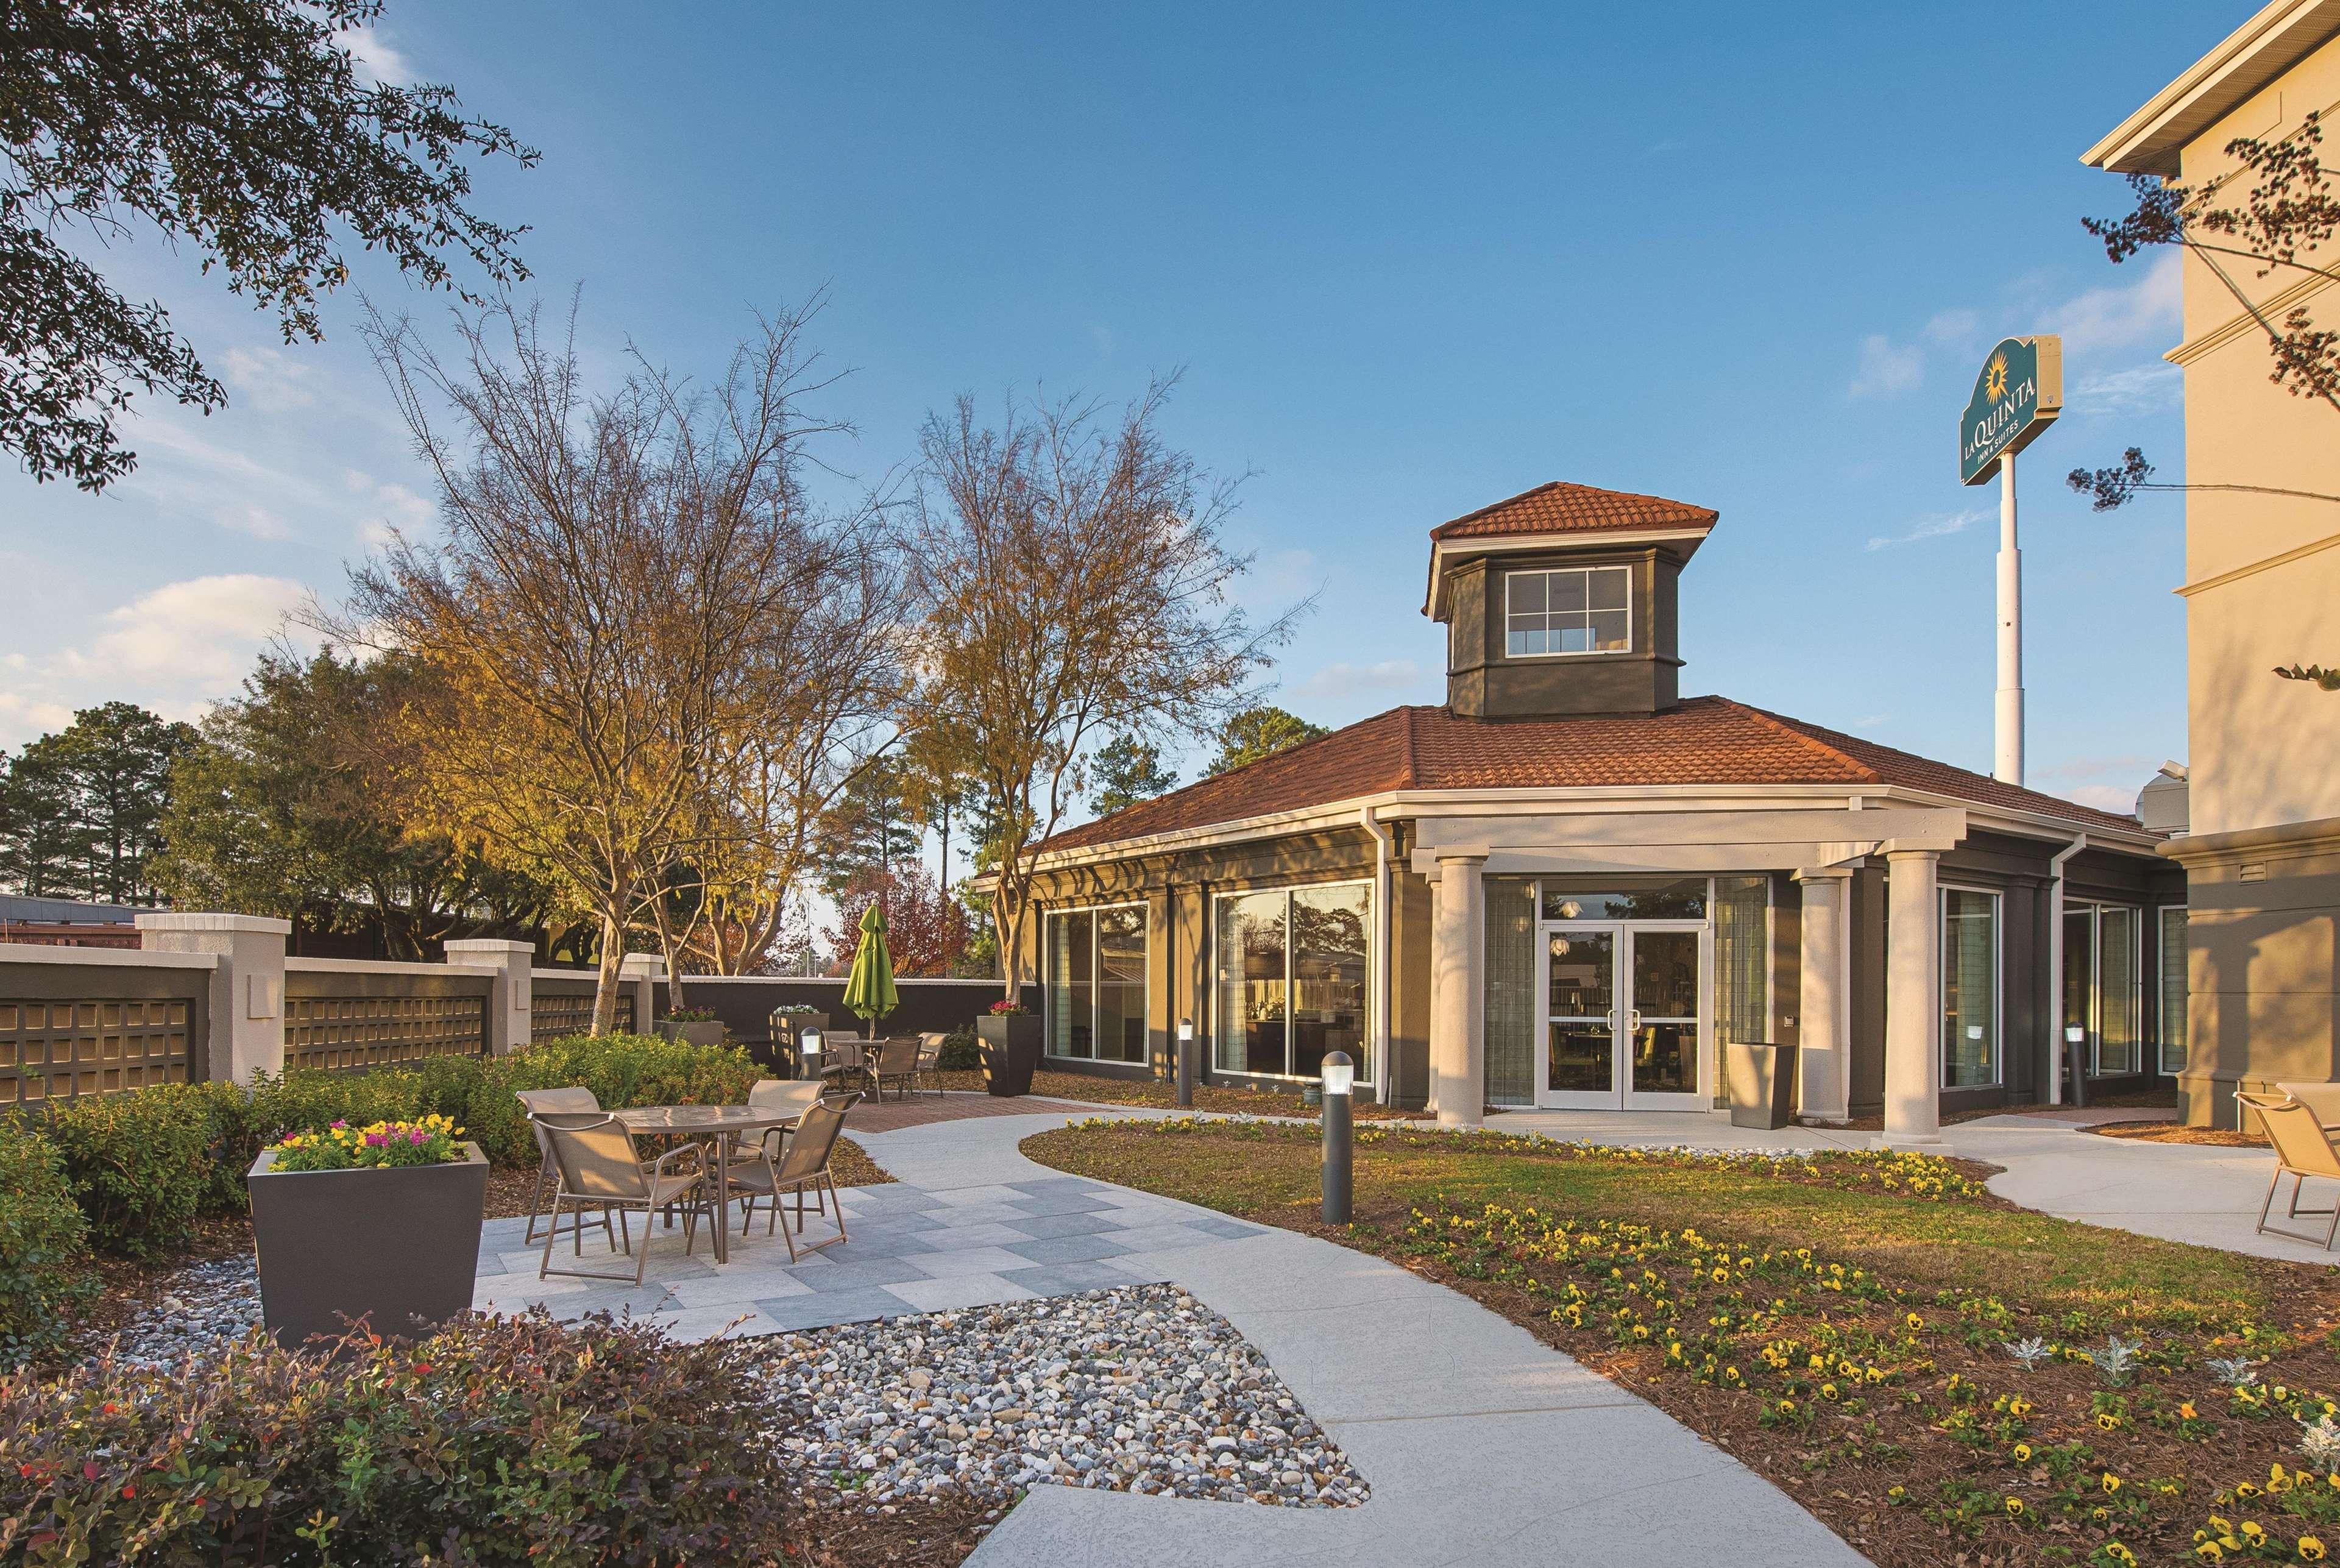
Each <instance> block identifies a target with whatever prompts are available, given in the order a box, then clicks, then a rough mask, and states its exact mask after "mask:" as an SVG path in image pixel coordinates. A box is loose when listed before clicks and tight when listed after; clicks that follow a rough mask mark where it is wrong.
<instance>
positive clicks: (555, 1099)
mask: <svg viewBox="0 0 2340 1568" xmlns="http://www.w3.org/2000/svg"><path fill="white" fill-rule="evenodd" d="M512 1097H513V1098H514V1099H516V1100H518V1101H519V1102H520V1104H521V1110H523V1111H525V1112H526V1113H527V1114H528V1119H529V1125H530V1127H531V1128H532V1129H533V1130H534V1132H535V1133H536V1152H537V1154H538V1155H539V1156H541V1158H542V1161H543V1163H542V1164H541V1165H540V1166H538V1167H537V1173H536V1193H535V1196H532V1197H531V1198H530V1200H529V1206H528V1232H527V1234H526V1235H525V1236H522V1237H521V1245H523V1246H534V1245H536V1222H537V1220H538V1219H539V1218H540V1217H541V1216H543V1214H544V1200H545V1198H546V1196H548V1195H549V1194H550V1193H551V1192H552V1190H553V1188H554V1186H556V1185H557V1184H558V1182H559V1181H560V1172H559V1171H558V1170H557V1169H556V1168H554V1166H553V1163H552V1140H551V1139H550V1138H549V1137H547V1136H544V1126H543V1124H542V1123H540V1122H539V1121H538V1120H537V1119H536V1118H537V1116H538V1115H539V1113H540V1112H570V1113H575V1112H579V1111H599V1110H600V1108H601V1102H600V1100H599V1099H597V1098H595V1097H594V1095H593V1091H592V1090H591V1089H588V1088H582V1087H580V1088H570V1089H521V1090H518V1091H517V1092H515V1093H514V1094H513V1096H512ZM576 1223H577V1224H579V1225H582V1224H584V1223H585V1216H584V1213H583V1211H581V1210H580V1211H579V1213H578V1215H577V1220H576ZM601 1228H602V1229H603V1230H605V1231H606V1230H608V1229H609V1228H610V1216H609V1214H608V1212H607V1211H606V1210H605V1211H603V1213H602V1215H601ZM617 1245H618V1240H617V1237H616V1236H614V1235H613V1236H610V1250H611V1251H613V1252H614V1251H616V1250H617Z"/></svg>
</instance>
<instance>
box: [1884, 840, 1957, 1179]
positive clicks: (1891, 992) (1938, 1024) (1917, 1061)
mask: <svg viewBox="0 0 2340 1568" xmlns="http://www.w3.org/2000/svg"><path fill="white" fill-rule="evenodd" d="M1940 859H1941V853H1940V851H1938V850H1935V849H1888V850H1887V851H1886V856H1885V860H1886V868H1887V870H1886V879H1887V886H1888V893H1887V898H1888V900H1889V902H1888V906H1887V908H1888V910H1889V918H1888V920H1887V933H1888V935H1887V943H1886V952H1885V1134H1884V1136H1882V1137H1880V1138H1879V1139H1878V1146H1879V1147H1880V1148H1926V1147H1933V1146H1938V1145H1939V1143H1940V1141H1941V1140H1940V1138H1939V1136H1938V1135H1939V1133H1940V1132H1941V1127H1942V1102H1941V1093H1942V1087H1941V1086H1942V1062H1941V1054H1942V1020H1941V1016H1940V1011H1939V1009H1940V1006H1941V985H1940V981H1941V975H1940V968H1941V962H1942V929H1941V924H1942V912H1941V899H1940V897H1939V895H1938V893H1937V892H1936V890H1935V875H1934V873H1935V869H1936V867H1937V865H1938V862H1939V861H1940Z"/></svg>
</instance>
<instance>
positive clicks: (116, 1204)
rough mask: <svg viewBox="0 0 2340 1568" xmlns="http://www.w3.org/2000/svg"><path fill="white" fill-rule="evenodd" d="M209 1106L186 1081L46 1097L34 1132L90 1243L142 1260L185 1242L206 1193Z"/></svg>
mask: <svg viewBox="0 0 2340 1568" xmlns="http://www.w3.org/2000/svg"><path fill="white" fill-rule="evenodd" d="M212 1103H213V1090H212V1089H211V1087H210V1086H209V1085H187V1084H166V1085H162V1086H160V1087H155V1088H151V1089H137V1090H134V1091H132V1092H130V1093H128V1094H116V1095H79V1096H76V1097H74V1098H72V1099H69V1100H56V1101H53V1102H51V1104H50V1106H49V1114H48V1121H47V1123H46V1124H45V1126H43V1127H42V1129H41V1130H42V1131H43V1132H44V1133H45V1135H46V1136H47V1137H48V1138H49V1140H50V1142H52V1143H53V1144H55V1146H56V1150H57V1153H58V1155H59V1156H60V1157H61V1158H62V1160H63V1163H64V1172H65V1176H66V1178H67V1180H69V1181H70V1182H71V1183H72V1186H73V1196H74V1202H75V1203H77V1204H79V1205H80V1206H81V1212H82V1213H83V1214H84V1216H87V1218H88V1220H89V1236H90V1241H91V1243H92V1245H95V1246H96V1247H98V1248H99V1249H100V1250H102V1251H104V1252H111V1253H117V1254H120V1255H123V1256H125V1257H148V1256H151V1255H154V1254H155V1253H157V1252H162V1251H165V1250H167V1249H169V1248H171V1247H174V1246H177V1245H181V1244H183V1243H184V1242H185V1241H186V1239H187V1237H188V1236H189V1234H190V1232H191V1230H192V1228H193V1224H194V1219H195V1216H196V1214H197V1213H199V1212H200V1211H201V1209H202V1207H203V1200H204V1198H205V1196H206V1195H207V1194H209V1193H210V1192H211V1191H212V1190H213V1182H212V1167H211V1166H210V1165H209V1164H208V1163H207V1161H206V1159H205V1154H206V1149H207V1146H208V1145H209V1142H210V1139H211V1136H212V1130H213V1109H212Z"/></svg>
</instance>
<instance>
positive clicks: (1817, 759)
mask: <svg viewBox="0 0 2340 1568" xmlns="http://www.w3.org/2000/svg"><path fill="white" fill-rule="evenodd" d="M1676 784H1879V785H1900V786H1903V787H1905V788H1908V789H1920V790H1925V791H1928V792H1929V793H1932V794H1937V795H1944V796H1948V797H1950V798H1952V799H1961V800H1968V801H1972V802H1974V803H1975V804H1977V805H1983V806H1998V807H2004V808H2008V809H2014V810H2018V811H2029V812H2036V813H2038V814H2040V815H2044V816H2048V817H2053V818H2057V819H2061V820H2063V821H2067V822H2070V823H2072V824H2073V825H2074V826H2075V827H2080V828H2087V827H2105V828H2121V829H2128V830H2129V831H2131V832H2135V831H2137V830H2138V823H2137V819H2136V818H2134V817H2125V816H2121V815H2118V814H2117V813H2115V812H2110V811H2099V810H2097V809H2095V808H2093V807H2088V806H2081V805H2077V804H2076V803H2074V802H2072V801H2069V800H2064V799H2058V798H2057V797H2055V796H2052V795H2043V794H2040V793H2038V791H2037V790H2031V789H2017V788H2016V787H2015V786H2013V785H2011V784H2002V783H2000V782H1999V781H1998V780H1997V779H1989V778H1986V777H1985V776H1983V775H1982V774H1979V773H1969V772H1968V771H1967V770H1966V769H1963V768H1952V767H1950V766H1949V765H1948V764H1947V763H1942V762H1935V761H1931V760H1929V759H1926V758H1923V757H1917V756H1912V755H1911V754H1910V753H1909V752H1907V751H1897V750H1895V749H1893V748H1891V747H1889V746H1879V745H1876V744H1874V743H1872V742H1870V741H1867V740H1862V739H1858V738H1856V737H1854V736H1850V735H1845V734H1842V733H1839V731H1837V730H1834V729H1823V728H1821V727H1820V726H1819V725H1817V724H1807V723H1804V722H1803V721H1802V720H1800V719H1789V718H1786V717H1784V716H1782V715H1780V714H1776V713H1768V712H1765V711H1764V710H1762V709H1760V708H1750V707H1749V706H1747V705H1746V704H1745V703H1743V702H1733V701H1731V700H1729V699H1728V698H1722V697H1692V698H1690V699H1688V700H1685V701H1683V702H1681V703H1680V704H1679V705H1677V706H1676V707H1673V708H1671V709H1669V710H1666V711H1665V712H1662V713H1653V714H1647V715H1643V714H1619V715H1605V714H1604V715H1595V716H1587V717H1582V718H1572V719H1466V718H1461V717H1458V716H1457V715H1455V714H1453V713H1452V712H1450V711H1448V710H1446V709H1443V708H1393V709H1391V710H1389V711H1388V712H1386V713H1378V714H1375V715H1374V716H1373V718H1371V719H1363V720H1361V721H1359V722H1357V723H1355V724H1352V725H1350V726H1349V727H1348V728H1346V729H1336V730H1334V732H1333V733H1332V734H1330V735H1327V736H1324V738H1323V739H1317V740H1311V741H1308V742H1307V743H1305V744H1304V745H1300V746H1295V747H1294V748H1293V749H1291V750H1289V751H1284V752H1280V753H1278V754H1277V755H1275V756H1274V757H1270V758H1266V759H1263V760H1261V761H1258V762H1254V763H1252V764H1250V765H1249V766H1247V767H1244V768H1238V769H1235V770H1234V771H1233V772H1231V773H1222V774H1220V775H1219V776H1217V777H1216V778H1214V779H1203V780H1201V781H1199V782H1197V783H1195V784H1190V785H1188V786H1187V787H1186V788H1185V789H1175V790H1173V791H1172V792H1170V793H1169V794H1167V795H1164V796H1161V797H1159V798H1157V799H1152V800H1143V801H1140V802H1139V803H1138V804H1136V805H1135V806H1132V807H1130V808H1128V809H1125V810H1123V811H1117V812H1115V814H1114V815H1112V816H1111V817H1107V818H1104V819H1100V820H1098V821H1095V822H1085V823H1083V824H1081V825H1080V826H1079V827H1077V828H1072V829H1066V831H1064V832H1062V833H1058V834H1057V835H1056V836H1055V837H1054V838H1052V839H1049V840H1048V841H1047V844H1046V846H1045V847H1046V849H1051V850H1056V849H1083V848H1088V847H1092V846H1096V845H1100V844H1111V843H1115V842H1118V841H1120V840H1123V839H1144V838H1150V837H1152V836H1154V835H1155V834H1160V833H1175V832H1181V831H1187V830H1192V829H1203V828H1211V827H1215V826H1217V825H1219V824H1221V823H1225V822H1234V821H1240V820H1243V819H1247V818H1252V817H1264V816H1270V815H1274V814H1276V813H1279V812H1284V811H1298V810H1304V809H1309V808H1311V807H1318V806H1329V805H1332V804H1334V803H1335V802H1338V801H1342V800H1353V799H1359V798H1361V797H1363V796H1368V795H1378V794H1382V793H1384V792H1386V791H1390V790H1396V789H1570V788H1586V787H1607V788H1615V787H1617V786H1620V785H1650V786H1663V785H1676Z"/></svg>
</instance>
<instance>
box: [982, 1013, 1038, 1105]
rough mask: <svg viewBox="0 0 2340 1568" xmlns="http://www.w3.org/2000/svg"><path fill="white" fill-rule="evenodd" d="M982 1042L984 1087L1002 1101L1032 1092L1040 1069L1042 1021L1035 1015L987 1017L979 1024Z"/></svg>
mask: <svg viewBox="0 0 2340 1568" xmlns="http://www.w3.org/2000/svg"><path fill="white" fill-rule="evenodd" d="M975 1035H976V1038H977V1040H979V1041H980V1042H982V1047H981V1048H982V1051H983V1087H984V1089H985V1091H986V1092H987V1093H989V1094H995V1095H999V1096H1002V1097H1006V1096H1011V1095H1028V1094H1030V1093H1031V1092H1032V1072H1033V1069H1034V1068H1036V1067H1038V1066H1039V1065H1040V1019H1039V1016H1038V1015H1037V1014H1035V1013H987V1014H985V1015H984V1016H983V1017H979V1018H977V1019H976V1020H975Z"/></svg>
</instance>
